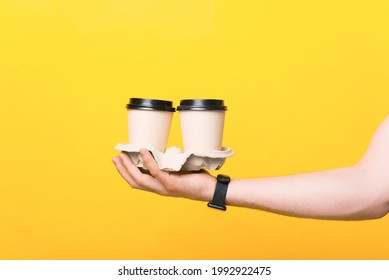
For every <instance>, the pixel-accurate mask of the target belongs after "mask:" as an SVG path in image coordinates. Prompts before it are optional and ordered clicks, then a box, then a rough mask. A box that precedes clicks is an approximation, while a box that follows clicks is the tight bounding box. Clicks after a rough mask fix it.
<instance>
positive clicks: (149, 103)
mask: <svg viewBox="0 0 389 280" xmlns="http://www.w3.org/2000/svg"><path fill="white" fill-rule="evenodd" d="M126 108H127V114H128V143H129V144H135V145H139V146H152V147H154V148H155V149H157V150H159V151H161V152H164V151H165V149H166V145H167V141H168V137H169V131H170V126H171V122H172V117H173V113H174V112H175V108H174V107H173V102H171V101H167V100H157V99H145V98H131V99H130V102H129V103H128V104H127V106H126Z"/></svg>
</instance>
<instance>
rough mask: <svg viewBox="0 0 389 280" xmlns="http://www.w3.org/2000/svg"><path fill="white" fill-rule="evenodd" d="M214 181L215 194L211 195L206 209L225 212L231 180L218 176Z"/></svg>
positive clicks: (227, 177)
mask: <svg viewBox="0 0 389 280" xmlns="http://www.w3.org/2000/svg"><path fill="white" fill-rule="evenodd" d="M216 180H217V181H216V188H215V193H214V194H213V198H212V201H210V202H208V207H211V208H215V209H219V210H223V211H226V210H227V207H226V195H227V189H228V184H229V183H230V181H231V178H230V177H229V176H227V175H222V174H219V175H217V177H216Z"/></svg>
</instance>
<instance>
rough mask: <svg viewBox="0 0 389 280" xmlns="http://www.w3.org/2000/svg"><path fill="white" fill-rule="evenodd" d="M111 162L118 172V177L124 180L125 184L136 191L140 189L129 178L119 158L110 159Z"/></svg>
mask: <svg viewBox="0 0 389 280" xmlns="http://www.w3.org/2000/svg"><path fill="white" fill-rule="evenodd" d="M112 162H113V163H114V164H115V166H116V169H117V170H118V171H119V173H120V175H121V176H122V177H123V179H124V180H126V181H127V183H128V184H129V185H130V186H131V187H133V188H137V189H142V188H141V187H140V186H138V185H137V184H136V183H135V181H134V179H133V178H132V177H131V175H130V174H129V173H128V171H127V169H126V168H125V166H124V165H123V162H122V160H121V159H120V158H119V157H114V158H112Z"/></svg>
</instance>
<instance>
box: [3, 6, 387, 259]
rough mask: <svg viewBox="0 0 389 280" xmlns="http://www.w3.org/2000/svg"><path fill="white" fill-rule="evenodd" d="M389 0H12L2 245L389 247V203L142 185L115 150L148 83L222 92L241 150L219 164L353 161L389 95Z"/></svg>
mask: <svg viewBox="0 0 389 280" xmlns="http://www.w3.org/2000/svg"><path fill="white" fill-rule="evenodd" d="M388 14H389V4H388V2H387V1H351V0H350V1H335V0H330V1H328V0H326V1H324V0H323V1H308V0H306V1H216V0H215V1H212V0H198V1H195V0H169V1H156V0H142V1H125V0H102V1H78V0H77V1H76V0H66V1H65V0H63V1H60V0H52V1H48V0H47V1H45V0H30V1H28V0H2V1H1V2H0V93H1V99H0V120H1V122H0V125H1V127H0V128H1V129H0V131H1V136H0V174H1V176H0V258H1V259H159V258H161V259H311V258H314V259H344V258H346V259H360V258H362V259H381V258H386V259H387V258H389V238H388V232H389V218H388V217H385V218H383V219H380V220H375V221H363V222H341V221H319V220H309V219H298V218H291V217H285V216H280V215H276V214H271V213H265V212H262V211H258V210H249V209H240V208H236V207H229V209H228V211H227V212H219V211H214V210H211V209H208V208H207V207H206V203H204V202H196V201H189V200H184V199H177V198H166V197H160V196H157V195H154V194H150V193H145V192H141V191H136V190H134V189H131V188H129V187H128V185H127V184H126V183H125V182H124V181H123V180H122V179H121V177H119V175H118V173H117V171H116V169H115V168H114V166H113V164H112V163H111V158H112V157H113V156H114V155H116V154H117V152H116V151H115V150H113V147H114V146H115V145H116V144H117V143H118V142H126V140H127V130H126V129H127V128H126V124H127V120H126V111H125V104H126V103H127V102H128V99H129V98H130V97H149V98H160V99H170V100H173V101H174V103H175V105H177V104H178V102H179V100H180V99H183V98H222V99H224V100H225V101H226V103H227V105H228V107H229V111H228V113H227V119H226V125H225V137H224V145H225V146H229V147H231V148H232V149H233V150H234V151H235V152H236V155H235V156H234V157H233V158H231V159H228V160H227V162H226V164H225V166H223V168H222V170H221V171H220V172H221V173H225V174H229V175H231V176H232V177H234V178H242V177H263V176H278V175H285V174H292V173H299V172H308V171H315V170H322V169H329V168H336V167H342V166H346V165H351V164H354V163H355V162H356V161H357V160H358V159H359V158H360V157H361V155H362V154H363V153H364V151H365V149H366V147H367V145H368V143H369V140H370V138H371V136H372V133H373V132H374V130H375V129H376V127H377V126H378V124H379V123H380V122H381V121H382V120H383V118H384V117H385V115H386V114H387V113H388V112H389V94H388V92H389V91H388V90H389V86H388V77H389V37H388V30H389V17H388ZM181 143H182V142H181V138H180V128H179V120H178V115H175V116H174V119H173V124H172V130H171V134H170V140H169V145H181ZM215 174H216V173H215Z"/></svg>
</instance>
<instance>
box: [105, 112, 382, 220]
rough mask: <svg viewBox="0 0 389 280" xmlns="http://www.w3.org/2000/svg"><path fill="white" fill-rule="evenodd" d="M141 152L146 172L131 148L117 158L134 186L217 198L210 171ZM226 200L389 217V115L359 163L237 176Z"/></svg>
mask: <svg viewBox="0 0 389 280" xmlns="http://www.w3.org/2000/svg"><path fill="white" fill-rule="evenodd" d="M140 154H141V156H142V158H143V160H144V162H145V164H146V166H147V168H148V169H149V172H150V173H149V174H147V173H144V172H141V171H140V169H139V168H138V167H136V166H135V165H134V164H133V163H132V162H131V160H130V158H129V157H128V156H127V155H126V154H125V153H120V154H119V156H117V157H114V158H113V159H112V160H113V163H114V164H115V166H116V168H117V170H118V171H119V173H120V174H121V176H122V177H123V178H124V179H125V180H126V181H127V183H128V184H129V185H130V186H131V187H133V188H135V189H140V190H145V191H150V192H154V193H157V194H160V195H163V196H175V197H184V198H189V199H195V200H203V201H210V200H212V197H213V193H214V190H215V185H216V179H215V177H213V176H211V175H210V174H208V173H206V172H201V173H189V174H179V173H168V172H165V171H162V170H160V169H159V167H158V165H157V163H156V162H155V160H154V158H153V157H152V155H151V154H150V152H149V151H148V150H146V149H142V150H141V151H140ZM226 204H227V205H233V206H240V207H248V208H255V209H259V210H265V211H270V212H275V213H279V214H284V215H289V216H296V217H306V218H316V219H333V220H366V219H378V218H381V217H383V216H385V215H386V214H387V213H388V212H389V116H387V117H386V118H385V120H384V121H383V122H382V123H381V125H380V126H379V127H378V128H377V130H376V132H375V133H374V136H373V138H372V140H371V142H370V145H369V148H368V149H367V151H366V153H365V154H364V156H363V157H362V159H361V160H360V161H359V162H358V163H356V164H355V165H353V166H349V167H344V168H339V169H332V170H325V171H319V172H312V173H303V174H297V175H290V176H279V177H269V178H253V179H232V180H231V182H230V185H229V187H228V192H227V196H226Z"/></svg>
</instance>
